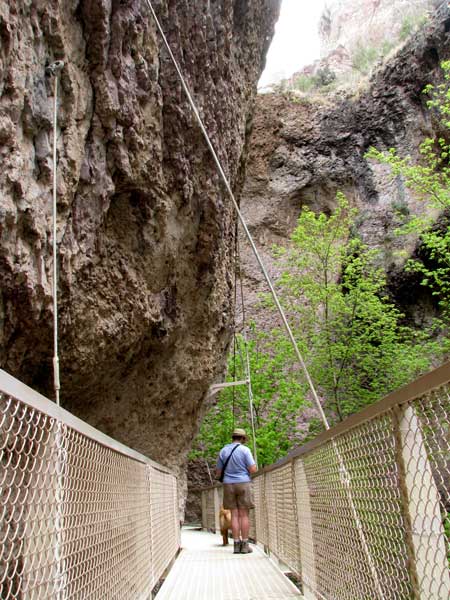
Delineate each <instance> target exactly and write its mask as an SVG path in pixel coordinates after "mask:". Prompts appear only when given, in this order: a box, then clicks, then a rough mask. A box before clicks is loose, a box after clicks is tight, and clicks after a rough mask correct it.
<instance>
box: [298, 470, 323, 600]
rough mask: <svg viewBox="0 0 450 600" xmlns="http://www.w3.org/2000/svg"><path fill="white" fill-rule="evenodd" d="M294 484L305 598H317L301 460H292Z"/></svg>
mask: <svg viewBox="0 0 450 600" xmlns="http://www.w3.org/2000/svg"><path fill="white" fill-rule="evenodd" d="M294 474H295V486H296V496H297V522H298V537H299V544H300V565H301V579H302V586H303V597H304V598H305V600H317V596H316V595H315V590H316V589H317V584H316V560H315V555H314V538H313V528H312V510H311V501H310V489H309V486H308V480H307V477H306V471H305V466H304V464H303V460H302V459H301V458H298V459H296V460H295V461H294Z"/></svg>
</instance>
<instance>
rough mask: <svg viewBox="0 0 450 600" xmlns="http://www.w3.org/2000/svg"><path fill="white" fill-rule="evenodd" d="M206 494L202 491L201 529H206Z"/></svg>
mask: <svg viewBox="0 0 450 600" xmlns="http://www.w3.org/2000/svg"><path fill="white" fill-rule="evenodd" d="M207 496H208V492H206V491H204V490H202V491H201V498H202V529H208V512H207V511H208V502H207Z"/></svg>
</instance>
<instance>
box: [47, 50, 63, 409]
mask: <svg viewBox="0 0 450 600" xmlns="http://www.w3.org/2000/svg"><path fill="white" fill-rule="evenodd" d="M63 67H64V62H63V61H62V60H57V61H56V62H54V63H52V64H51V65H49V66H48V67H47V69H46V71H47V73H48V74H49V75H52V76H53V77H54V93H53V96H54V97H53V211H52V221H53V223H52V230H53V387H54V390H55V401H56V404H57V405H58V406H59V404H60V401H59V391H60V389H61V383H60V378H59V354H58V240H57V224H56V214H57V204H56V200H57V189H56V176H57V161H56V150H57V148H56V146H57V143H56V142H57V140H56V129H57V125H58V83H59V74H60V72H61V70H62V69H63Z"/></svg>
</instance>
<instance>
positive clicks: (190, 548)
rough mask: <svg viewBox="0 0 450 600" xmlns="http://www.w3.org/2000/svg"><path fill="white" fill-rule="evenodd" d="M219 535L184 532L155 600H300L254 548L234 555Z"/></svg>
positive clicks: (298, 594)
mask: <svg viewBox="0 0 450 600" xmlns="http://www.w3.org/2000/svg"><path fill="white" fill-rule="evenodd" d="M221 540H222V538H221V537H220V536H219V535H214V534H212V533H207V532H205V531H198V530H192V529H185V530H183V532H182V534H181V542H182V551H181V553H180V555H179V557H178V559H177V560H176V562H175V564H174V566H173V567H172V569H171V571H170V573H169V575H168V577H167V579H166V581H165V582H164V584H163V586H162V587H161V589H160V591H159V592H158V594H157V595H156V600H284V599H286V600H291V599H292V600H294V599H295V600H300V599H301V598H302V596H301V594H300V592H299V591H298V589H297V588H296V587H295V586H294V585H293V584H292V583H291V582H290V581H289V579H288V578H287V577H286V576H285V575H283V573H282V572H281V571H280V570H279V569H278V568H277V567H276V566H275V564H274V563H273V562H272V561H271V560H270V559H269V558H268V557H267V556H266V555H265V554H264V553H263V552H262V551H261V550H260V549H259V548H257V547H256V546H254V545H252V548H253V554H250V555H239V554H233V546H232V543H231V544H230V545H229V546H227V547H225V548H224V547H223V546H222V544H221Z"/></svg>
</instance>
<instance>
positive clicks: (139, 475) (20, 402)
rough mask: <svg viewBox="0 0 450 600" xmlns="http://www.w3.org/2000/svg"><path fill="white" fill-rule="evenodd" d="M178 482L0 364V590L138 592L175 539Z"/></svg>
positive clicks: (12, 598)
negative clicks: (1, 368) (10, 374)
mask: <svg viewBox="0 0 450 600" xmlns="http://www.w3.org/2000/svg"><path fill="white" fill-rule="evenodd" d="M179 535H180V534H179V518H178V499H177V482H176V478H175V477H174V475H172V474H171V473H170V472H169V471H168V470H167V469H166V468H164V467H162V466H161V465H158V464H157V463H154V462H153V461H151V460H149V459H147V458H145V457H144V456H142V455H140V454H138V453H137V452H134V451H132V450H130V449H128V448H126V447H125V446H122V445H121V444H119V443H117V442H115V441H114V440H112V439H110V438H108V437H107V436H105V435H103V434H101V433H100V432H98V431H96V430H95V429H93V428H92V427H90V426H88V425H87V424H86V423H84V422H82V421H80V420H79V419H77V418H75V417H74V416H73V415H71V414H69V413H68V412H66V411H64V410H62V409H60V408H58V407H57V406H56V405H55V404H53V403H51V402H49V401H48V400H46V399H45V398H43V397H42V396H40V395H39V394H37V393H35V392H34V391H33V390H31V389H30V388H28V387H26V386H24V385H23V384H21V383H20V382H18V381H17V380H15V379H13V378H12V377H10V376H9V375H7V374H6V373H5V372H4V371H0V548H1V549H0V598H1V600H38V599H45V600H49V599H55V600H69V599H70V600H88V599H92V600H99V599H100V598H102V599H105V600H113V599H117V600H127V599H129V600H138V599H142V600H144V599H148V598H150V597H151V592H152V589H153V588H154V587H155V585H156V584H157V582H158V580H159V579H160V577H161V576H162V574H163V573H164V571H165V569H166V568H167V567H168V566H169V564H170V562H171V560H172V559H173V558H174V557H175V555H176V553H177V550H178V548H179V545H180V538H179Z"/></svg>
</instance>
